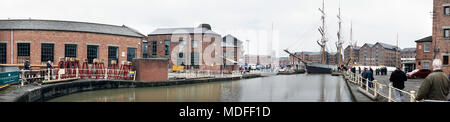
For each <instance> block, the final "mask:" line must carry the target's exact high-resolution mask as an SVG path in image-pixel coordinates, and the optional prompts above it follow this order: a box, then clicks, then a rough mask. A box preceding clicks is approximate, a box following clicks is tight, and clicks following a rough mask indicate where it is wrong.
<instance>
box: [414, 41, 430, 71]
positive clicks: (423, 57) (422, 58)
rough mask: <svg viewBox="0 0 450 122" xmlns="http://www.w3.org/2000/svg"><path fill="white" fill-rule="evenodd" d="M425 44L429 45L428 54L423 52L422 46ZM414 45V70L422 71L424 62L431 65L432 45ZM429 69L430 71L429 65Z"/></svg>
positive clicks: (419, 43)
mask: <svg viewBox="0 0 450 122" xmlns="http://www.w3.org/2000/svg"><path fill="white" fill-rule="evenodd" d="M425 43H430V52H424V50H425V47H424V44H425ZM416 45H417V47H416V68H417V69H423V68H424V65H423V63H424V62H430V64H431V63H432V61H433V51H432V49H433V48H432V47H433V44H432V43H431V42H417V44H416ZM419 62H420V63H419ZM419 64H420V65H419ZM430 69H432V67H431V65H430Z"/></svg>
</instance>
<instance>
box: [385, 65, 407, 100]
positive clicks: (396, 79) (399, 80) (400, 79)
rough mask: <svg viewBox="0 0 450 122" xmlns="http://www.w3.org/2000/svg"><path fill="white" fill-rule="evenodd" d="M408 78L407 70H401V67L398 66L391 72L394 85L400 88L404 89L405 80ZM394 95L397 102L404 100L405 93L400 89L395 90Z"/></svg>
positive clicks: (390, 79)
mask: <svg viewBox="0 0 450 122" xmlns="http://www.w3.org/2000/svg"><path fill="white" fill-rule="evenodd" d="M407 79H408V78H407V77H406V74H405V72H403V71H402V70H400V67H397V69H396V70H395V71H394V72H392V73H391V77H390V78H389V81H391V82H392V85H393V86H394V87H395V88H397V89H400V90H403V89H404V88H405V81H406V80H407ZM394 95H395V100H396V101H397V102H402V96H403V93H402V92H400V91H398V90H394Z"/></svg>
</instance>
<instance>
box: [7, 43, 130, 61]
mask: <svg viewBox="0 0 450 122" xmlns="http://www.w3.org/2000/svg"><path fill="white" fill-rule="evenodd" d="M64 48H65V49H64V56H65V57H73V58H76V57H77V44H65V46H64ZM54 50H55V46H54V44H51V43H42V45H41V62H47V61H52V62H54ZM136 50H137V49H136V48H127V61H131V60H132V59H133V58H136ZM86 53H87V59H88V62H89V63H93V60H94V59H95V58H98V45H87V52H86ZM29 58H30V43H17V63H23V62H24V61H25V60H26V59H29ZM118 58H119V47H114V46H109V47H108V62H110V61H111V60H116V61H117V62H118ZM0 63H6V43H0ZM117 64H118V63H117Z"/></svg>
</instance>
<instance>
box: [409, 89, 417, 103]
mask: <svg viewBox="0 0 450 122" xmlns="http://www.w3.org/2000/svg"><path fill="white" fill-rule="evenodd" d="M410 93H411V94H410V96H409V97H410V102H416V98H415V96H416V91H410Z"/></svg>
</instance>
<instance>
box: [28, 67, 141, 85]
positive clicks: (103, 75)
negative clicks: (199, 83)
mask: <svg viewBox="0 0 450 122" xmlns="http://www.w3.org/2000/svg"><path fill="white" fill-rule="evenodd" d="M88 71H89V73H87V72H88ZM69 72H70V73H69ZM20 73H21V75H20V78H21V85H22V86H23V85H24V84H25V83H26V82H41V83H45V82H52V81H65V80H73V79H125V80H133V81H134V80H135V79H136V71H130V70H119V69H98V70H88V69H78V68H76V69H59V68H55V69H41V70H20Z"/></svg>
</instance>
